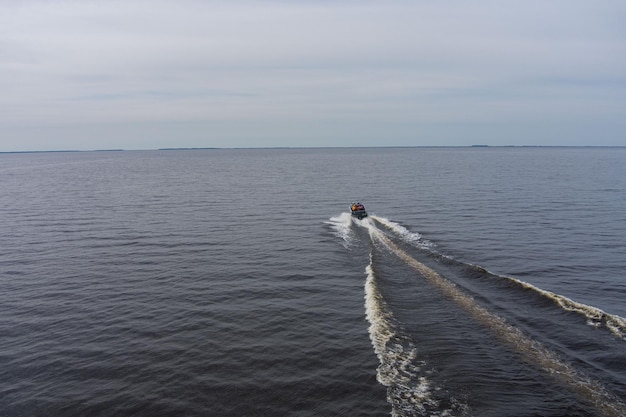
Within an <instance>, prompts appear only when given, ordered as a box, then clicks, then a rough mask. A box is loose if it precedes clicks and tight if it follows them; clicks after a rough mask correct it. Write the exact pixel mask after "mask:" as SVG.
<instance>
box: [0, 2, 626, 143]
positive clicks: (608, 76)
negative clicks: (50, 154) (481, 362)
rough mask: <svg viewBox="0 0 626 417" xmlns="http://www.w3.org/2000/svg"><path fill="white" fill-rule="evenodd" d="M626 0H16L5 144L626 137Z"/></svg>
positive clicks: (10, 23)
mask: <svg viewBox="0 0 626 417" xmlns="http://www.w3.org/2000/svg"><path fill="white" fill-rule="evenodd" d="M624 22H626V2H625V1H624V0H601V1H590V0H585V1H580V0H550V1H545V0H525V1H509V0H499V1H495V0H494V1H491V0H475V1H471V2H470V1H456V0H436V1H435V0H433V1H430V0H425V1H422V0H412V1H404V0H397V1H380V0H378V1H370V0H358V1H357V0H335V1H330V0H316V1H311V0H291V1H286V0H230V1H213V0H208V1H200V0H176V1H164V0H151V1H139V0H124V1H117V0H106V1H105V0H81V1H79V0H72V1H69V0H55V1H50V0H47V1H46V0H39V1H35V0H0V151H33V150H63V149H72V150H92V149H118V148H121V149H157V148H167V147H283V146H286V147H317V146H468V145H474V144H483V145H492V146H495V145H506V146H508V145H520V146H521V145H529V146H535V145H541V146H626V24H624Z"/></svg>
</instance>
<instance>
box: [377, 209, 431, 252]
mask: <svg viewBox="0 0 626 417" xmlns="http://www.w3.org/2000/svg"><path fill="white" fill-rule="evenodd" d="M371 217H372V219H374V220H375V221H377V222H378V223H380V224H381V225H383V226H384V227H386V228H387V229H389V230H390V231H391V232H393V233H395V234H396V235H397V236H398V237H400V239H402V240H403V241H405V242H407V243H409V244H411V245H414V246H417V247H420V248H430V247H432V246H434V245H433V243H432V242H430V241H428V240H425V239H423V238H422V235H420V234H419V233H417V232H411V231H410V230H409V229H407V228H406V227H404V226H402V225H401V224H398V223H396V222H394V221H391V220H389V219H387V218H385V217H378V216H371Z"/></svg>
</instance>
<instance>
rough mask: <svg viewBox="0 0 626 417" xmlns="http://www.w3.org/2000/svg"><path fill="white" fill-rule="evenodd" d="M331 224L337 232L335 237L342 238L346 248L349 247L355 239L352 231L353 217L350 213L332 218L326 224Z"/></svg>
mask: <svg viewBox="0 0 626 417" xmlns="http://www.w3.org/2000/svg"><path fill="white" fill-rule="evenodd" d="M324 223H326V224H329V225H330V226H331V227H332V228H333V230H334V231H335V235H336V236H337V237H339V238H341V239H342V240H343V242H344V246H349V245H350V243H351V242H352V240H353V238H354V232H353V231H352V215H351V214H350V213H341V214H340V215H339V216H335V217H331V218H330V219H329V220H328V221H326V222H324Z"/></svg>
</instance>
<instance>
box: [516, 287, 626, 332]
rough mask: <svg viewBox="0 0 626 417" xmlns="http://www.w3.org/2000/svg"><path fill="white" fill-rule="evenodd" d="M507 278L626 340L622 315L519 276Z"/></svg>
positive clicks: (625, 321)
mask: <svg viewBox="0 0 626 417" xmlns="http://www.w3.org/2000/svg"><path fill="white" fill-rule="evenodd" d="M506 278H507V279H510V280H511V281H514V282H515V283H517V284H518V285H520V286H521V287H523V288H526V289H530V290H532V291H536V292H538V293H539V294H541V295H543V296H544V297H546V298H549V299H550V300H552V301H554V302H556V303H557V304H558V305H559V306H560V307H561V308H562V309H564V310H567V311H572V312H575V313H578V314H582V315H584V316H585V317H586V318H587V324H588V325H590V326H592V327H600V326H602V324H603V323H604V325H605V326H606V328H607V329H609V331H610V332H611V333H613V335H615V336H616V337H618V338H620V339H622V340H626V320H624V319H623V318H621V317H620V316H617V315H613V314H608V313H605V312H604V311H602V310H600V309H599V308H596V307H592V306H589V305H586V304H582V303H578V302H576V301H574V300H572V299H570V298H567V297H565V296H563V295H559V294H556V293H553V292H551V291H547V290H542V289H541V288H538V287H535V286H534V285H532V284H529V283H527V282H524V281H521V280H519V279H517V278H512V277H506Z"/></svg>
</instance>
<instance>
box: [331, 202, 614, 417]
mask: <svg viewBox="0 0 626 417" xmlns="http://www.w3.org/2000/svg"><path fill="white" fill-rule="evenodd" d="M330 224H331V225H332V226H333V228H334V229H335V231H336V234H337V235H338V236H339V237H341V238H342V239H343V240H344V241H345V242H350V240H351V239H355V238H356V237H355V236H356V234H355V233H354V232H353V231H352V228H353V226H355V225H358V226H359V227H361V228H363V229H365V230H366V231H367V232H368V234H369V237H370V239H371V241H372V243H373V245H374V246H373V247H372V251H375V248H376V247H381V248H384V249H385V250H386V251H388V252H391V253H393V254H394V255H395V256H396V257H397V258H399V259H400V260H401V261H402V262H403V263H405V264H406V265H408V266H409V267H410V268H412V269H413V270H414V271H415V272H416V273H417V274H419V276H421V277H423V278H424V279H425V280H426V281H427V282H428V283H429V284H430V285H431V286H432V287H434V288H436V289H437V290H438V291H439V293H440V294H442V295H443V296H444V297H445V298H447V299H449V300H451V301H453V302H454V303H455V304H456V305H457V306H458V307H460V308H461V309H462V310H464V311H465V312H466V313H467V314H468V316H470V317H471V318H472V319H473V320H474V321H475V322H477V323H479V324H480V325H481V327H483V328H486V329H488V330H490V332H491V333H492V334H493V335H494V336H495V337H496V338H497V339H498V340H500V341H501V342H502V343H504V344H505V345H507V346H508V347H509V348H510V349H511V350H513V351H515V352H517V353H518V355H519V356H520V357H521V358H522V359H523V360H524V361H525V362H527V363H529V364H531V365H533V366H535V367H537V368H539V369H541V370H542V371H544V373H545V374H546V375H550V376H551V377H552V378H554V379H556V380H558V381H559V382H560V383H561V384H563V385H566V386H569V387H570V389H571V390H572V392H575V393H576V394H577V396H579V397H580V398H581V399H582V400H584V401H585V402H587V403H589V404H592V405H593V406H594V407H595V409H596V410H597V413H598V415H599V416H603V417H617V416H624V415H626V405H624V404H623V403H622V402H621V401H620V400H619V399H618V398H617V397H616V396H615V395H613V394H612V393H610V392H609V391H608V390H607V389H605V387H604V386H603V385H602V384H601V383H599V382H598V381H596V380H594V379H592V378H589V377H588V376H586V375H584V374H582V373H580V372H579V371H577V370H576V369H574V367H573V366H572V365H571V364H569V363H567V362H565V361H564V360H562V359H561V358H560V357H559V355H557V354H556V353H554V352H553V351H552V350H550V349H549V348H547V347H546V346H544V345H543V344H542V343H540V342H539V341H537V340H535V339H533V338H531V337H530V336H528V335H527V334H525V333H524V332H523V331H522V330H520V329H519V328H517V327H515V326H514V325H512V324H510V323H508V322H507V321H506V320H505V319H503V318H502V317H500V316H499V315H497V314H495V313H493V312H491V311H489V310H488V309H487V308H485V307H483V306H482V305H481V304H479V303H478V302H477V301H476V299H474V298H473V297H472V296H471V295H469V294H468V293H467V292H466V291H464V290H463V289H462V288H461V287H459V286H458V285H456V284H455V283H453V282H451V281H450V280H448V279H446V278H445V277H443V276H442V275H440V274H439V273H438V272H437V271H435V270H434V269H432V268H430V267H428V266H427V265H425V264H424V263H422V262H420V261H418V260H417V259H416V258H414V257H413V256H411V255H410V254H409V253H408V252H407V251H406V250H404V249H403V248H402V247H401V246H400V245H399V244H397V243H396V242H394V240H399V241H400V242H403V243H404V244H409V246H413V247H415V248H418V249H422V250H431V249H432V246H433V245H432V243H430V242H426V241H424V240H423V239H422V238H421V236H420V235H419V234H417V233H413V232H410V231H409V230H407V229H406V228H404V227H403V226H401V225H399V224H397V223H394V222H392V221H390V220H388V219H385V218H382V217H378V216H370V217H369V218H365V219H362V220H355V219H350V215H349V214H347V213H346V214H344V215H341V216H339V217H337V218H333V219H331V222H330ZM379 226H380V227H379ZM373 257H374V256H373V255H372V253H370V263H369V265H368V266H367V268H366V276H367V279H366V283H365V306H366V315H367V319H368V321H369V323H370V328H369V332H370V339H371V340H372V345H373V347H374V350H375V352H376V355H377V356H378V358H379V362H380V366H379V368H378V380H379V381H380V383H381V384H383V385H384V386H386V387H387V396H388V401H389V402H390V404H392V408H393V415H397V416H426V415H431V416H450V415H466V413H467V410H468V407H467V406H466V405H464V404H462V403H461V402H459V401H456V400H454V399H450V398H448V399H447V400H445V403H442V400H441V398H442V396H441V395H437V392H439V391H440V390H441V387H437V388H436V389H435V388H433V386H432V383H431V382H429V378H428V376H429V371H427V369H428V367H427V364H426V363H425V362H423V361H422V360H418V348H417V347H416V346H415V345H414V344H413V342H412V341H411V338H410V337H409V336H408V334H405V333H404V332H403V330H402V324H401V323H398V322H397V321H396V319H395V318H394V315H393V313H392V311H391V309H390V308H389V306H388V305H387V303H386V301H385V299H384V297H383V295H382V293H381V291H380V290H379V287H378V284H377V278H376V271H375V263H374V262H373ZM470 266H471V267H474V268H478V269H480V270H482V271H484V272H486V273H488V271H486V270H484V269H482V268H480V267H477V266H475V265H470ZM490 275H493V274H490ZM493 276H495V277H497V278H499V279H506V280H510V282H513V283H515V284H516V285H518V286H521V287H523V288H524V289H526V290H532V291H533V292H535V293H536V294H539V295H541V296H542V297H546V298H548V299H550V300H551V301H553V302H555V303H556V304H557V305H558V306H560V307H561V308H563V309H565V310H567V311H573V312H576V313H579V314H583V315H584V316H585V317H586V318H587V321H588V323H590V324H592V325H593V326H595V327H598V326H600V325H605V326H606V328H607V329H609V330H610V331H611V333H612V334H613V335H615V336H617V337H619V338H621V339H622V340H623V337H624V330H625V323H624V321H623V319H621V318H620V317H617V316H611V315H609V314H606V313H604V312H602V311H601V310H599V309H596V308H594V307H590V306H586V305H583V304H580V303H576V302H574V301H572V300H570V299H568V298H566V297H563V296H560V295H558V294H554V293H551V292H548V291H544V290H541V289H539V288H537V287H534V286H532V285H530V284H527V283H525V282H523V281H520V280H517V279H514V278H509V277H502V276H498V275H493Z"/></svg>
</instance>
